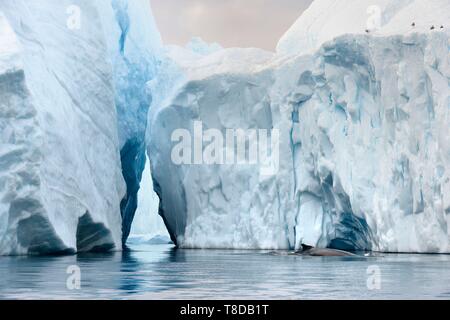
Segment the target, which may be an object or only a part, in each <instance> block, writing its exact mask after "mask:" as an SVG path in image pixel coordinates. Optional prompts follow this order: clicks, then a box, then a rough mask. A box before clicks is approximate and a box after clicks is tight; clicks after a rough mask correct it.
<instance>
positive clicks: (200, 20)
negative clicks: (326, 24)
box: [150, 0, 312, 51]
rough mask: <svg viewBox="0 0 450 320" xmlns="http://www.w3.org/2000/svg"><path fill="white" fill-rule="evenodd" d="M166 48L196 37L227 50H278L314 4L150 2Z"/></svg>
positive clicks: (276, 0) (280, 0) (291, 0)
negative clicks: (288, 32) (245, 48)
mask: <svg viewBox="0 0 450 320" xmlns="http://www.w3.org/2000/svg"><path fill="white" fill-rule="evenodd" d="M150 2H151V4H152V8H153V13H154V15H155V18H156V22H157V24H158V27H159V29H160V31H161V34H162V37H163V40H164V42H165V43H166V44H178V45H185V44H186V43H187V42H189V40H190V39H191V38H192V37H193V36H200V37H201V38H202V39H203V40H205V41H207V42H218V43H220V44H221V45H222V46H224V47H258V48H263V49H267V50H272V51H274V50H275V47H276V44H277V42H278V40H279V39H280V37H281V36H282V35H283V34H284V32H285V31H286V30H287V29H288V28H289V27H290V26H291V25H292V24H293V23H294V22H295V20H296V19H297V18H298V17H299V16H300V15H301V13H302V12H303V11H304V10H305V9H306V8H307V7H308V6H309V4H310V3H311V2H312V0H150Z"/></svg>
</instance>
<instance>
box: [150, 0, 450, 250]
mask: <svg viewBox="0 0 450 320" xmlns="http://www.w3.org/2000/svg"><path fill="white" fill-rule="evenodd" d="M348 2H349V3H348V4H347V2H345V3H344V1H332V0H316V1H315V2H314V3H313V5H312V6H311V8H310V9H309V10H308V11H307V12H305V14H304V15H303V16H302V17H301V18H300V19H299V21H297V22H296V24H295V25H294V26H293V28H292V29H291V30H290V31H288V33H287V34H286V35H285V36H284V37H283V38H282V40H281V41H280V44H279V46H278V52H277V54H276V55H274V56H272V55H271V54H269V53H266V52H263V51H260V50H256V49H225V50H220V51H214V52H212V53H206V54H204V55H199V54H198V53H196V52H188V51H186V50H184V49H176V48H172V49H171V50H170V51H169V54H168V59H169V62H166V65H167V67H166V68H164V69H162V72H161V74H160V75H159V76H158V79H160V81H157V82H158V83H160V84H159V87H158V86H154V90H156V89H159V90H158V93H157V94H158V95H161V93H163V94H162V96H161V97H159V98H158V103H157V105H152V109H151V112H150V117H149V123H150V124H151V126H150V128H149V132H148V139H149V154H150V157H151V161H152V171H153V176H154V180H155V190H156V191H157V193H158V194H159V196H160V198H161V204H160V213H161V214H162V215H163V217H164V219H165V221H166V224H167V226H168V229H169V231H170V233H171V235H172V238H173V239H174V241H176V243H177V244H178V245H179V246H181V247H195V248H199V247H200V248H272V249H287V248H290V249H294V248H299V247H300V245H301V244H302V243H305V244H308V245H313V246H319V247H332V248H338V249H346V250H378V251H389V252H450V197H449V194H450V167H449V163H450V162H449V160H450V140H449V134H448V133H449V128H450V90H449V81H450V60H449V59H450V57H449V33H448V26H444V25H445V22H448V21H450V17H449V16H448V13H449V12H450V10H449V9H450V8H449V6H450V3H449V2H448V1H445V0H436V1H433V3H430V2H429V1H420V0H416V1H413V0H411V1H406V0H405V1H401V0H399V1H383V0H380V1H370V0H367V1H366V0H364V1H360V0H358V1H356V0H355V1H348ZM373 5H377V9H376V10H378V11H377V14H379V16H378V18H381V20H379V22H380V23H377V24H376V28H375V29H370V30H368V32H366V31H365V30H366V28H368V26H366V22H367V21H368V19H370V18H371V15H372V14H373V10H375V9H373V8H372V9H370V10H367V9H369V8H370V7H372V6H373ZM350 17H351V18H350ZM353 18H355V19H353ZM352 21H353V22H352ZM414 22H416V23H415V26H413V23H414ZM432 25H434V26H435V28H434V29H433V30H430V29H431V26H432ZM441 25H442V28H441ZM177 72H178V73H177ZM177 74H178V75H177ZM161 83H164V84H161ZM168 83H171V86H167V84H168ZM197 121H201V123H202V126H203V127H204V129H205V130H207V129H217V130H218V131H219V132H222V133H223V134H224V133H225V130H226V129H267V130H269V131H270V130H271V129H278V130H279V132H280V141H279V142H280V150H279V154H280V159H279V160H280V163H279V171H278V172H277V173H276V174H274V175H271V176H267V175H262V174H261V171H260V166H258V165H240V164H237V163H234V164H227V165H219V164H207V163H204V162H200V163H198V164H193V165H191V164H182V165H178V164H176V163H174V161H173V157H172V151H173V148H174V146H175V144H176V143H175V142H174V141H172V138H173V137H172V134H173V132H174V131H175V130H177V129H180V128H182V129H185V130H186V131H184V132H188V133H189V134H190V136H192V137H193V136H195V135H194V133H195V130H196V129H195V127H196V123H197ZM216 132H217V131H216ZM249 141H250V140H249ZM209 143H211V141H210V140H208V142H207V143H204V145H203V147H204V148H207V146H208V144H209ZM194 144H195V141H193V142H192V145H194ZM249 147H250V145H249V144H247V151H248V150H249V149H248V148H249ZM204 150H205V149H204ZM204 150H203V151H204ZM226 150H227V145H226V144H224V145H223V149H222V151H223V152H224V153H225V152H226ZM193 152H194V150H193Z"/></svg>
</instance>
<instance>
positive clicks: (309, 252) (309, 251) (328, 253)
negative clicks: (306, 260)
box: [297, 244, 354, 257]
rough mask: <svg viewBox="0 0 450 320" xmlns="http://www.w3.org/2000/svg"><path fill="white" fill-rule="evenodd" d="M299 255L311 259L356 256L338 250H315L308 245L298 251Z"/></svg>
mask: <svg viewBox="0 0 450 320" xmlns="http://www.w3.org/2000/svg"><path fill="white" fill-rule="evenodd" d="M297 253H299V254H301V255H302V256H311V257H350V256H354V254H353V253H350V252H347V251H343V250H336V249H320V248H314V247H311V246H308V245H304V244H303V245H302V250H301V251H298V252H297Z"/></svg>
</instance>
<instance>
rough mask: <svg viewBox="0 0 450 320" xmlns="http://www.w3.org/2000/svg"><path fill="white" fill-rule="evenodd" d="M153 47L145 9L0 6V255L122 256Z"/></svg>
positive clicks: (47, 2)
mask: <svg viewBox="0 0 450 320" xmlns="http://www.w3.org/2000/svg"><path fill="white" fill-rule="evenodd" d="M160 45H161V44H160V36H159V32H158V31H157V30H156V26H155V25H154V22H153V17H152V14H151V9H150V6H149V3H148V1H146V0H133V1H126V0H95V1H91V0H77V1H69V0H62V1H61V0H34V1H28V0H18V1H15V0H14V1H13V0H5V1H1V3H0V97H1V99H0V139H1V140H0V254H25V253H29V254H46V253H58V252H62V253H71V252H76V251H89V250H107V249H112V248H116V249H120V248H121V245H122V241H123V240H125V239H126V237H127V236H128V232H129V228H130V227H131V221H132V219H133V215H134V210H135V208H136V200H137V191H138V190H139V181H140V179H141V177H140V175H141V173H142V171H143V170H144V164H145V142H144V140H145V131H146V120H147V112H148V107H149V105H150V102H151V96H150V95H149V94H148V92H147V89H146V82H147V81H149V80H150V79H151V78H152V75H153V74H154V73H155V70H156V67H157V63H158V61H157V58H156V56H157V54H158V53H157V52H158V48H159V47H160ZM124 177H125V182H126V184H125V182H124ZM121 213H122V216H123V219H122V217H121ZM122 228H123V230H124V232H123V233H122Z"/></svg>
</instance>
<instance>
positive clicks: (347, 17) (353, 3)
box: [277, 0, 450, 55]
mask: <svg viewBox="0 0 450 320" xmlns="http://www.w3.org/2000/svg"><path fill="white" fill-rule="evenodd" d="M449 11H450V2H449V1H448V0H431V1H430V0H363V1H361V0H346V1H341V0H315V1H313V3H312V4H311V6H310V7H309V8H308V9H307V11H306V12H304V14H303V15H302V16H301V17H300V18H299V19H298V20H297V21H296V22H295V23H294V25H293V26H292V27H291V28H290V29H289V30H288V31H287V32H286V33H285V35H284V36H283V37H282V38H281V40H280V41H279V43H278V46H277V52H278V53H280V54H293V55H297V54H299V53H314V52H315V51H316V50H318V49H319V48H320V47H321V46H322V44H323V43H325V42H327V41H330V40H333V39H334V38H336V37H338V36H341V35H343V34H352V35H357V34H365V33H366V30H367V31H369V34H370V35H372V36H375V37H378V36H381V37H384V36H389V35H397V34H410V33H416V32H428V31H430V28H431V27H433V26H434V27H435V29H437V30H439V29H440V27H441V26H445V27H446V29H447V30H448V28H449V26H448V23H449V22H448V21H449V20H448V18H449V17H448V15H449V14H448V12H449ZM413 24H414V26H413Z"/></svg>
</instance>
